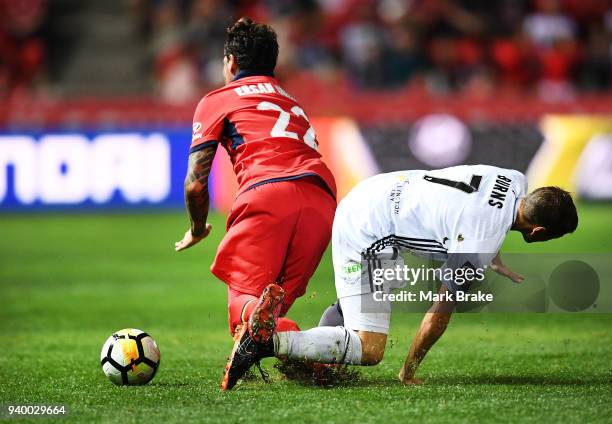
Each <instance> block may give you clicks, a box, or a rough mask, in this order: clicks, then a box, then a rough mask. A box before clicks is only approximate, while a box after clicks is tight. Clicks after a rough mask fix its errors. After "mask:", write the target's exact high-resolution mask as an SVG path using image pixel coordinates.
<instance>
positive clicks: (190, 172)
mask: <svg viewBox="0 0 612 424" xmlns="http://www.w3.org/2000/svg"><path fill="white" fill-rule="evenodd" d="M215 152H216V147H206V148H204V149H201V150H198V151H196V152H193V153H191V154H190V155H189V162H188V165H187V176H186V177H185V205H186V207H187V212H188V214H189V220H190V221H191V227H190V228H189V229H188V230H187V232H186V233H185V236H184V237H183V239H182V240H180V241H177V242H176V243H175V244H174V249H175V250H176V251H177V252H178V251H181V250H184V249H187V248H189V247H191V246H193V245H194V244H196V243H198V242H199V241H200V240H202V239H204V238H206V236H208V234H209V233H210V231H211V229H212V226H211V225H210V224H207V223H206V218H207V217H208V206H209V202H210V201H209V196H208V176H209V174H210V169H211V167H212V162H213V159H214V157H215Z"/></svg>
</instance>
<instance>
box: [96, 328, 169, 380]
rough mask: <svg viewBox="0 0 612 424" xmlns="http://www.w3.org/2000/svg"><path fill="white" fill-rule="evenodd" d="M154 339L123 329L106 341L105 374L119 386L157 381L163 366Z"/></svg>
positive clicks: (144, 334) (145, 334)
mask: <svg viewBox="0 0 612 424" xmlns="http://www.w3.org/2000/svg"><path fill="white" fill-rule="evenodd" d="M159 359H160V355H159V349H158V347H157V343H155V340H153V337H151V336H149V335H148V334H147V333H145V332H144V331H140V330H137V329H135V328H126V329H123V330H119V331H117V332H116V333H114V334H113V335H112V336H110V337H109V338H108V339H106V342H105V343H104V346H102V353H100V364H101V365H102V371H104V374H105V375H106V376H107V377H108V378H109V380H110V381H112V382H113V383H115V384H117V385H118V386H122V385H128V386H138V385H141V384H147V383H148V382H149V381H151V380H153V377H155V373H156V372H157V368H158V367H159Z"/></svg>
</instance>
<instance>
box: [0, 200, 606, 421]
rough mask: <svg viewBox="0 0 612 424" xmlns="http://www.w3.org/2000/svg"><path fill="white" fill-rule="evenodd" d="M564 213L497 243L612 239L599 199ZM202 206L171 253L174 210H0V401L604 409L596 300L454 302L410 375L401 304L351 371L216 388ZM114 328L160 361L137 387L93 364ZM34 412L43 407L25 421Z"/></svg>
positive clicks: (424, 410)
mask: <svg viewBox="0 0 612 424" xmlns="http://www.w3.org/2000/svg"><path fill="white" fill-rule="evenodd" d="M580 213H581V223H580V226H579V229H578V232H577V233H576V234H574V235H572V236H570V237H567V238H564V239H561V240H557V241H554V242H551V243H549V244H547V245H529V246H527V245H525V244H523V243H522V240H520V239H519V237H517V236H515V235H512V236H510V237H509V238H508V240H507V242H506V244H505V246H504V250H505V251H511V252H540V251H547V252H548V251H555V252H612V241H611V240H612V227H611V226H610V216H612V206H611V205H584V204H583V205H580ZM211 220H212V223H213V225H214V229H213V233H212V234H211V236H210V238H209V239H207V240H206V241H204V242H203V243H201V244H199V245H198V246H196V247H195V248H193V249H191V250H189V251H186V252H183V253H181V254H176V253H175V252H174V251H173V245H174V241H176V240H177V239H178V238H180V237H181V236H182V234H183V233H184V231H185V229H186V225H187V219H186V217H185V215H184V214H183V213H180V212H166V213H149V214H127V213H111V214H104V215H101V214H74V215H62V214H52V215H39V214H23V215H20V216H17V215H7V214H4V215H0V405H2V408H3V409H4V410H6V406H7V405H33V404H51V405H58V404H65V405H67V407H68V409H69V414H68V416H67V417H66V418H64V420H65V421H60V422H79V423H84V422H94V421H95V422H122V423H130V422H134V423H143V422H164V423H170V422H185V421H193V422H232V423H235V422H266V423H284V424H286V423H301V422H312V423H320V422H325V423H342V424H345V423H349V422H361V423H367V422H372V423H374V422H389V423H391V422H398V423H399V422H410V421H415V422H427V423H432V422H448V421H454V422H456V421H463V422H476V421H485V422H486V421H505V422H525V421H531V422H538V423H540V422H560V421H563V422H580V421H587V422H596V421H599V422H610V420H611V419H612V403H611V402H610V399H612V315H608V314H599V315H594V314H591V315H570V314H564V315H555V314H503V315H502V314H458V315H456V316H455V317H453V320H452V322H451V325H450V327H449V329H448V330H447V333H446V334H445V335H444V336H443V338H442V339H441V340H440V341H439V343H438V344H437V345H436V346H435V347H434V349H433V350H432V351H431V353H430V355H429V356H428V357H427V358H426V360H425V362H424V363H423V366H422V368H421V370H420V372H419V376H420V377H422V378H423V379H424V380H425V382H426V384H424V385H423V386H418V387H404V386H402V385H400V384H399V383H398V382H397V379H396V375H397V372H398V370H399V367H400V365H401V364H402V362H403V359H404V356H405V354H406V351H407V349H408V346H409V343H410V341H411V339H412V336H413V334H414V333H415V331H416V329H417V325H418V323H419V321H420V319H421V316H420V315H418V314H401V315H398V316H395V317H394V319H393V320H392V326H391V334H390V342H389V346H388V350H387V353H386V356H385V359H384V361H383V362H382V363H381V364H380V365H379V366H377V367H372V368H364V369H362V371H361V378H360V379H359V381H357V382H355V384H352V385H348V386H344V387H335V388H318V387H308V386H303V385H299V384H296V383H294V382H288V381H284V380H281V378H280V376H279V375H278V374H275V373H274V372H273V373H272V377H273V383H272V384H269V385H267V384H265V383H263V382H262V381H261V380H256V381H247V382H242V383H241V384H240V385H239V386H238V387H237V389H236V390H234V391H232V392H230V393H221V392H220V391H219V379H220V377H221V371H222V368H223V365H224V362H225V358H226V356H227V355H228V353H229V351H230V349H231V346H232V340H231V339H230V336H229V334H228V332H227V315H226V303H225V302H226V298H225V286H224V285H223V284H221V283H220V282H219V281H217V280H216V279H215V278H214V277H213V276H212V275H211V273H210V271H209V266H210V263H211V260H212V257H213V254H214V252H215V249H216V246H217V244H218V242H219V240H220V239H221V237H222V236H223V234H224V222H223V217H221V216H219V215H213V216H212V217H211ZM330 262H331V261H330V257H329V254H327V255H326V256H325V257H324V259H323V261H322V263H321V266H320V267H319V269H318V271H317V273H316V275H315V277H314V278H313V280H312V281H311V285H310V288H309V290H308V293H307V294H306V296H304V297H303V298H302V299H300V300H299V301H298V302H297V303H296V304H295V306H294V308H293V310H292V311H291V313H290V316H291V317H292V318H294V319H296V320H297V321H298V322H299V323H300V324H301V325H302V327H303V328H308V327H310V326H313V325H315V324H316V322H317V321H318V318H319V315H320V313H321V312H322V310H323V309H324V307H325V306H326V305H327V304H329V303H330V302H332V301H333V300H334V287H333V283H332V271H331V263H330ZM518 271H520V270H518ZM609 277H610V276H607V278H602V283H603V284H610V278H609ZM124 327H136V328H140V329H143V330H146V331H147V332H149V333H150V334H152V335H153V336H154V337H155V339H156V340H157V342H158V344H159V346H160V350H161V353H162V363H161V368H160V372H159V373H158V375H157V377H156V378H155V380H154V381H153V382H152V383H151V384H150V385H148V386H144V387H116V386H114V385H112V384H111V383H110V382H109V381H108V380H107V379H106V377H105V376H104V375H103V374H102V371H101V369H100V365H99V353H100V348H101V346H102V343H103V342H104V340H105V339H106V337H108V336H109V335H110V334H111V333H112V332H113V331H115V330H118V329H121V328H124ZM272 364H273V362H272V360H268V361H267V362H264V367H266V368H268V369H271V368H272ZM3 413H4V414H5V412H4V411H2V413H0V417H3V416H4V417H5V418H6V415H2V414H3ZM1 419H2V418H0V420H1ZM46 420H49V421H55V420H56V419H54V418H49V419H45V418H35V419H32V422H44V421H46ZM10 421H11V422H13V421H17V420H15V419H14V418H10Z"/></svg>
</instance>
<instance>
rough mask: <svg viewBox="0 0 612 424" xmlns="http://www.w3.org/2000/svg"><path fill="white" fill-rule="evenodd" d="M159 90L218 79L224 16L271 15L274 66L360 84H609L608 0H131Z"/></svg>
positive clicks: (545, 90)
mask: <svg viewBox="0 0 612 424" xmlns="http://www.w3.org/2000/svg"><path fill="white" fill-rule="evenodd" d="M134 5H135V9H136V10H137V13H138V16H139V18H140V25H141V29H142V33H143V35H144V36H145V37H148V39H149V40H150V42H151V44H152V46H153V48H154V51H155V75H156V79H157V81H158V86H159V87H160V90H161V91H162V95H164V93H166V95H168V96H178V97H182V96H183V95H188V93H190V92H193V91H192V89H191V88H192V87H193V86H195V85H199V86H204V87H207V86H214V85H216V84H218V83H219V79H220V75H221V73H220V69H219V68H220V66H221V52H222V45H223V40H224V29H225V27H226V26H227V25H228V24H229V23H230V22H231V21H232V20H233V19H235V18H236V17H240V16H250V17H252V18H253V19H255V20H260V21H264V22H268V23H270V24H271V25H273V26H274V28H275V29H276V31H277V33H278V35H279V42H280V44H281V56H280V58H279V66H278V73H279V75H280V76H281V77H283V78H292V77H294V76H297V75H300V74H304V73H307V74H310V75H316V77H318V78H322V79H325V80H331V81H338V80H342V81H343V82H348V83H349V84H351V85H352V86H353V87H355V88H358V89H361V90H384V89H394V88H397V87H402V86H406V85H408V84H420V85H421V86H423V87H426V89H427V90H428V91H430V92H434V93H445V92H458V91H466V90H467V91H475V92H477V93H490V92H494V91H497V90H500V89H502V90H503V89H510V90H519V91H520V90H522V91H533V90H536V91H537V92H539V93H540V94H541V95H542V96H544V97H546V98H548V99H553V100H554V99H564V98H571V96H572V95H573V93H574V92H575V91H576V90H597V91H601V90H609V89H610V85H611V77H612V71H611V69H612V68H611V63H612V44H611V41H612V2H611V1H610V0H495V1H492V0H293V1H288V0H259V1H256V0H243V1H224V0H134Z"/></svg>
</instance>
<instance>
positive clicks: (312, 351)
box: [274, 327, 361, 365]
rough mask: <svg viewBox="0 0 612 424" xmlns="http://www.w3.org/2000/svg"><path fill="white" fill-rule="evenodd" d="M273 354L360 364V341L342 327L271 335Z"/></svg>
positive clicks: (318, 360)
mask: <svg viewBox="0 0 612 424" xmlns="http://www.w3.org/2000/svg"><path fill="white" fill-rule="evenodd" d="M274 353H275V354H276V356H286V357H288V358H290V359H305V360H309V361H312V362H321V363H324V364H349V365H361V340H360V339H359V336H358V335H357V333H355V332H354V331H353V330H349V329H347V328H344V327H316V328H312V329H310V330H307V331H284V332H281V333H275V334H274Z"/></svg>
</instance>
